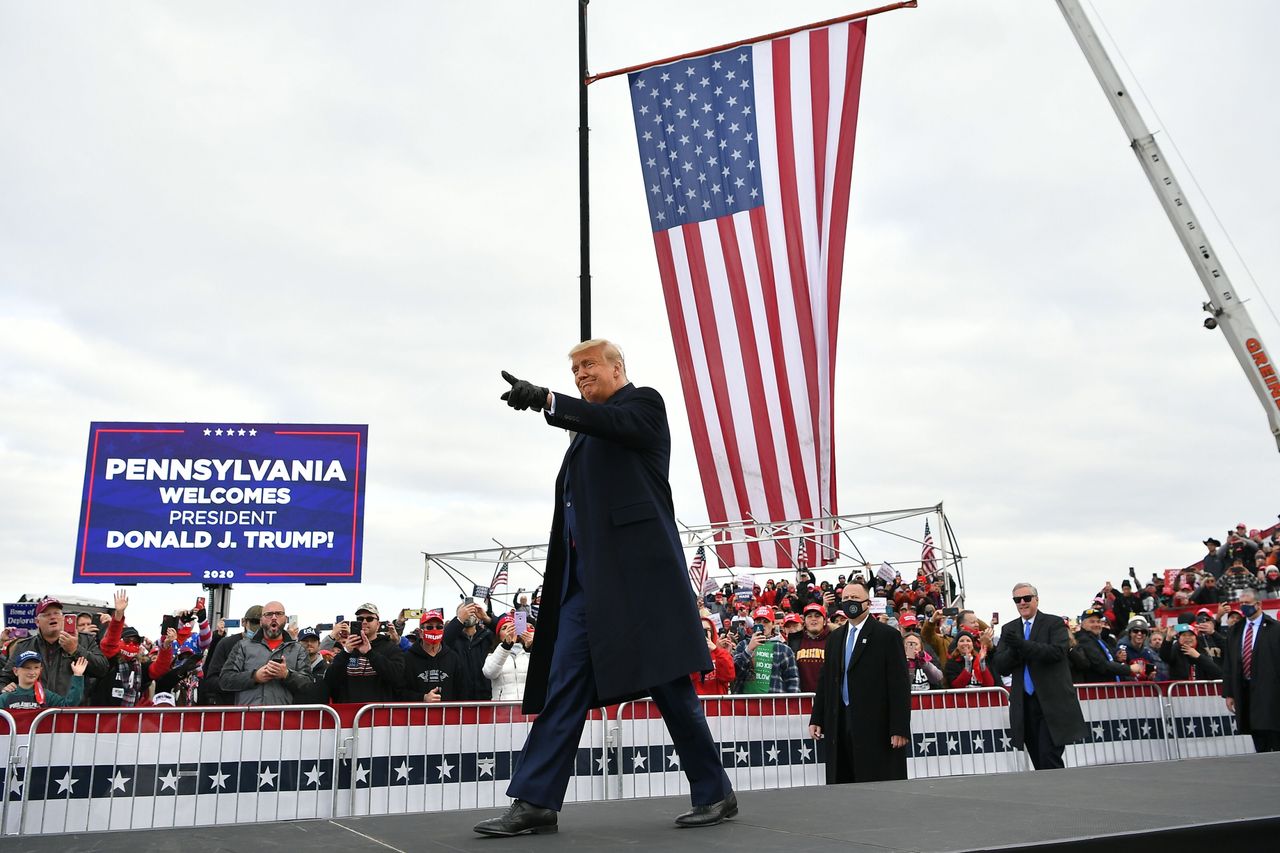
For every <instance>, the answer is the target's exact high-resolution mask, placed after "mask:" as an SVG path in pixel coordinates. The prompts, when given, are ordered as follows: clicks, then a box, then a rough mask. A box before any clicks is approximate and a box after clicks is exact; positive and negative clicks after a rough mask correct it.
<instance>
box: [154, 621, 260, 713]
mask: <svg viewBox="0 0 1280 853" xmlns="http://www.w3.org/2000/svg"><path fill="white" fill-rule="evenodd" d="M244 638H245V635H244V634H232V635H231V636H229V637H223V638H222V639H221V640H219V641H218V644H217V645H216V646H214V647H213V651H211V652H209V657H208V660H206V661H205V666H204V677H203V678H202V679H201V681H200V704H201V705H231V704H234V702H235V696H234V695H232V694H231V693H229V692H227V691H226V690H224V689H223V687H222V668H223V667H224V666H226V663H227V658H228V657H230V656H231V650H232V649H234V648H235V647H236V645H237V644H239V643H240V641H241V640H243V639H244ZM154 677H156V678H159V677H160V676H158V675H155V676H154Z"/></svg>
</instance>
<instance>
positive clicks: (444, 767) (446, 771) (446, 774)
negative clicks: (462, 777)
mask: <svg viewBox="0 0 1280 853" xmlns="http://www.w3.org/2000/svg"><path fill="white" fill-rule="evenodd" d="M436 770H437V771H438V772H439V773H440V778H441V779H452V778H453V775H452V774H453V765H452V764H450V763H449V759H447V758H444V759H441V760H440V763H439V764H438V765H436Z"/></svg>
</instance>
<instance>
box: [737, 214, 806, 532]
mask: <svg viewBox="0 0 1280 853" xmlns="http://www.w3.org/2000/svg"><path fill="white" fill-rule="evenodd" d="M750 217H751V238H752V240H753V241H754V242H755V247H756V267H757V270H758V271H759V274H760V290H761V292H763V293H764V300H763V301H764V314H765V321H766V322H767V323H768V326H769V344H770V346H771V347H772V350H773V371H774V376H775V379H776V380H777V383H778V404H779V408H780V409H781V415H782V422H783V423H784V424H793V423H795V422H796V413H795V407H794V406H793V405H792V402H791V377H790V376H789V375H788V374H787V356H786V353H785V352H784V351H783V347H782V320H781V318H780V317H779V316H778V301H777V299H775V298H774V296H773V294H774V293H777V291H778V283H777V282H776V281H775V280H774V278H773V248H772V244H771V243H770V242H769V220H768V217H767V215H766V214H765V209H764V208H763V207H757V208H754V209H753V210H752V211H751V213H750ZM784 438H785V439H786V442H787V459H788V461H789V462H790V467H791V482H792V483H793V484H794V487H795V493H796V504H797V507H798V509H799V512H800V515H801V517H803V518H812V517H813V505H812V504H811V503H810V501H809V489H808V482H809V478H808V477H807V476H806V475H805V471H804V459H803V457H802V452H801V449H800V436H799V435H797V434H796V431H795V430H794V429H787V430H785V431H784Z"/></svg>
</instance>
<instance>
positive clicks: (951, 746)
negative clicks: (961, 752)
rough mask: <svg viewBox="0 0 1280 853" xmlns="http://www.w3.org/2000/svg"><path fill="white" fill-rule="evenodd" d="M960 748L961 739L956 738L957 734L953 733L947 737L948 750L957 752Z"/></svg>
mask: <svg viewBox="0 0 1280 853" xmlns="http://www.w3.org/2000/svg"><path fill="white" fill-rule="evenodd" d="M959 748H960V741H958V740H956V737H955V735H952V736H951V737H949V738H947V751H948V752H955V751H956V750H957V749H959Z"/></svg>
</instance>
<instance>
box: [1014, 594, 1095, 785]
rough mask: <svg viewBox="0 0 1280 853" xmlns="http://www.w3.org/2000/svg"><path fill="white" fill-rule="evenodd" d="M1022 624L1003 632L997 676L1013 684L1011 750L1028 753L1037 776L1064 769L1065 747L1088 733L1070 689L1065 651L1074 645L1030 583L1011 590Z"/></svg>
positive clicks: (1019, 620)
mask: <svg viewBox="0 0 1280 853" xmlns="http://www.w3.org/2000/svg"><path fill="white" fill-rule="evenodd" d="M1013 603H1014V604H1015V605H1017V608H1018V616H1019V617H1020V618H1018V619H1014V620H1011V621H1010V622H1009V623H1008V624H1006V625H1005V626H1004V629H1003V630H1002V631H1001V632H1000V644H999V645H998V646H997V647H996V659H995V670H996V672H997V674H999V675H1008V676H1010V677H1011V678H1012V679H1013V683H1012V685H1011V686H1010V688H1009V727H1010V728H1011V729H1012V730H1013V745H1014V746H1015V747H1017V748H1019V749H1022V748H1023V747H1024V746H1025V747H1026V750H1027V754H1028V755H1029V756H1030V757H1031V764H1032V766H1033V767H1035V769H1037V770H1046V769H1051V768H1055V767H1062V766H1064V764H1063V761H1062V753H1063V751H1064V750H1065V749H1066V747H1067V744H1069V743H1071V742H1073V741H1076V740H1079V739H1080V738H1082V737H1084V735H1085V734H1086V732H1087V728H1086V726H1085V722H1084V714H1083V713H1082V712H1081V710H1080V700H1079V699H1078V698H1076V689H1075V686H1074V685H1073V684H1072V683H1071V664H1070V663H1069V662H1068V660H1067V650H1068V649H1069V648H1070V647H1071V639H1070V637H1069V636H1068V634H1067V625H1066V623H1065V622H1064V621H1063V620H1062V617H1061V616H1054V615H1052V614H1050V613H1042V612H1041V611H1040V595H1039V593H1038V592H1036V588H1035V587H1034V586H1032V585H1031V584H1029V583H1020V584H1018V585H1017V586H1015V587H1014V588H1013Z"/></svg>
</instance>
